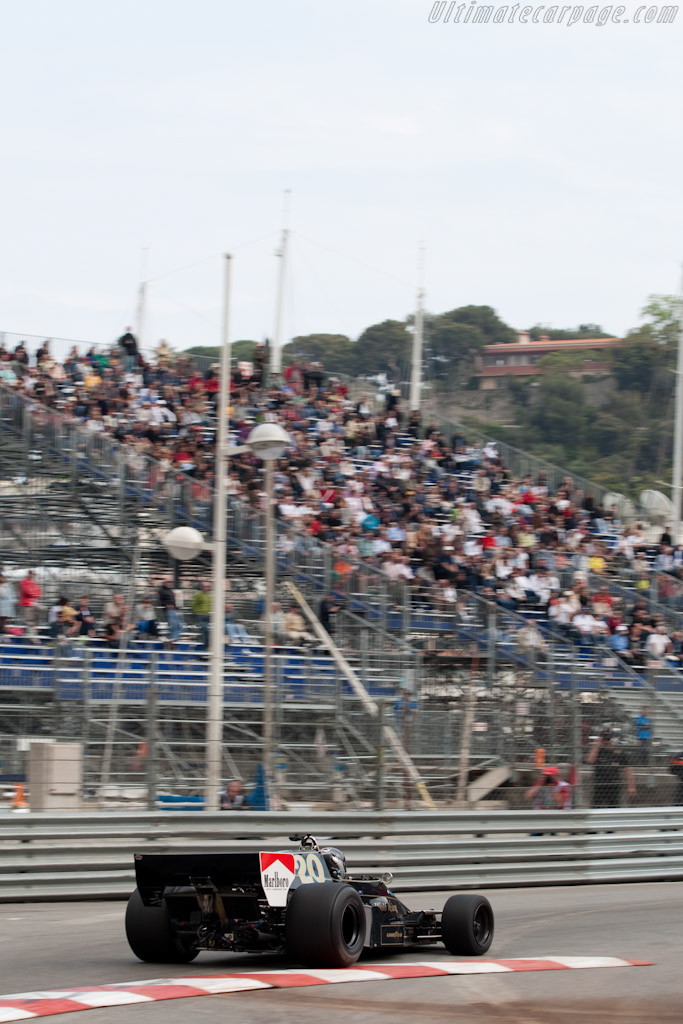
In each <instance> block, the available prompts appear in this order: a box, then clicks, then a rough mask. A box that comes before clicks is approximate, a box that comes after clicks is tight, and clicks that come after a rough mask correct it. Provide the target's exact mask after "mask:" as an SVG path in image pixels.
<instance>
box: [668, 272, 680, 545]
mask: <svg viewBox="0 0 683 1024" xmlns="http://www.w3.org/2000/svg"><path fill="white" fill-rule="evenodd" d="M679 321H680V322H679V331H678V358H677V361H676V416H675V420H674V465H673V479H672V482H671V497H672V500H673V504H674V521H673V530H674V536H673V542H674V544H678V543H679V541H680V533H681V475H682V470H683V281H682V283H681V296H680V300H679Z"/></svg>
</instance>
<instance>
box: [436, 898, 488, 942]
mask: <svg viewBox="0 0 683 1024" xmlns="http://www.w3.org/2000/svg"><path fill="white" fill-rule="evenodd" d="M441 939H442V941H443V944H444V946H445V947H446V949H447V950H448V952H449V953H452V954H453V955H454V956H482V955H483V954H484V953H486V951H487V950H488V949H489V947H490V945H491V943H492V942H493V910H492V908H491V904H490V903H489V901H488V900H487V899H486V897H485V896H477V895H475V894H474V893H462V894H459V895H458V896H451V897H450V899H448V900H446V905H445V907H444V908H443V914H442V915H441Z"/></svg>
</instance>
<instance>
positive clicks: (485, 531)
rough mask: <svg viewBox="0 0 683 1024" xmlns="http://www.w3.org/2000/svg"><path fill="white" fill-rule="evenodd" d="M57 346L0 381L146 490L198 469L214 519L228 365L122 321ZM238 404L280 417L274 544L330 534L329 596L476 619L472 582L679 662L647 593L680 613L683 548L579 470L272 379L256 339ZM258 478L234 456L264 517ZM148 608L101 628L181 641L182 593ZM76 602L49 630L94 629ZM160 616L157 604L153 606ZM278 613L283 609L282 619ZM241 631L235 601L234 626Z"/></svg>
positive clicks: (620, 644)
mask: <svg viewBox="0 0 683 1024" xmlns="http://www.w3.org/2000/svg"><path fill="white" fill-rule="evenodd" d="M50 348H51V347H50V344H49V342H45V343H44V344H43V345H42V346H41V347H40V348H39V350H38V351H37V352H36V353H35V356H34V357H30V356H29V353H28V352H27V349H26V347H25V345H24V344H23V343H22V344H19V345H18V346H16V348H15V349H14V350H13V351H8V350H6V349H5V348H4V346H0V381H1V382H2V383H4V384H5V385H7V386H9V387H11V388H12V389H13V390H15V391H16V392H17V393H18V394H20V395H23V396H24V397H25V398H26V399H28V400H30V401H31V402H32V403H34V405H35V406H36V407H44V408H45V409H47V410H50V411H51V412H53V413H55V414H58V415H59V416H63V417H65V418H66V420H67V421H71V422H76V423H78V424H80V425H81V426H82V428H83V429H84V430H86V431H88V432H92V433H97V434H103V435H109V436H110V437H111V438H112V439H113V440H114V441H116V442H118V443H119V444H120V445H122V446H123V450H124V451H125V452H127V453H128V454H129V455H130V456H131V457H132V458H138V459H139V460H140V465H141V466H143V467H144V472H145V473H147V476H148V479H147V483H148V485H149V486H150V487H152V488H158V489H163V488H164V487H165V486H167V483H168V481H169V480H170V479H172V478H174V477H182V479H183V480H185V481H189V486H190V490H191V494H192V499H193V501H194V502H195V503H196V506H197V507H198V508H199V507H201V508H203V509H204V510H205V511H206V513H207V515H210V513H211V509H212V501H211V494H212V487H213V476H214V470H213V448H214V441H215V424H216V404H217V398H218V389H219V373H218V365H217V364H211V365H208V366H207V368H206V369H204V370H203V371H202V370H199V369H197V368H196V366H195V365H194V364H193V362H192V361H191V360H190V359H188V358H185V357H183V356H175V355H174V353H173V352H172V351H171V349H170V348H169V347H168V346H167V345H166V343H165V342H162V343H160V345H159V346H158V347H157V349H156V350H155V351H154V353H153V354H152V355H150V356H149V357H147V356H146V355H145V354H143V353H141V352H140V351H139V348H138V343H137V340H136V338H135V336H134V334H133V333H132V331H131V330H130V329H126V331H125V332H124V333H123V334H122V336H121V337H120V338H119V340H118V342H116V343H115V344H114V345H112V346H111V347H110V348H109V350H103V351H96V350H95V349H94V348H92V349H90V350H89V351H88V352H86V353H84V354H81V353H79V351H78V350H77V348H76V347H74V348H73V349H72V350H71V351H70V352H69V354H68V356H67V358H66V359H64V360H63V361H59V360H57V359H56V358H55V357H54V356H53V355H52V354H51V351H50ZM229 416H230V428H231V431H232V437H233V440H234V441H235V442H236V443H240V442H243V441H244V440H245V439H246V438H247V437H248V434H249V432H250V431H251V429H252V428H253V426H254V424H255V423H256V422H260V421H263V420H264V419H271V420H277V421H279V422H280V423H281V424H282V425H283V426H284V427H285V428H286V429H287V431H288V433H289V435H290V437H291V446H290V447H289V449H288V451H287V453H286V457H285V458H283V459H282V460H280V461H279V462H278V463H277V464H276V466H275V469H274V484H275V494H276V515H277V517H278V519H279V521H280V530H279V539H278V552H279V556H280V557H281V558H282V559H286V558H287V556H288V554H289V553H291V552H293V551H296V552H297V553H302V552H303V553H305V552H306V551H308V550H313V549H314V548H315V547H316V546H317V544H318V542H324V543H325V544H327V545H328V546H329V548H330V549H331V564H332V565H333V570H334V580H335V592H334V593H333V594H330V595H328V596H327V598H326V601H327V602H328V605H326V608H327V607H328V606H329V607H336V605H335V604H334V602H335V601H337V600H338V599H343V598H344V596H345V592H346V589H347V585H348V581H349V579H350V577H351V575H352V574H353V573H354V572H357V569H358V567H359V566H360V567H361V568H362V567H365V568H367V569H368V570H372V571H374V572H376V573H379V574H380V575H381V578H382V579H384V580H385V581H386V585H387V588H388V593H389V595H392V594H395V595H396V596H398V595H399V594H405V590H406V588H407V591H408V594H409V599H410V603H411V604H412V606H413V607H416V608H420V607H425V608H430V609H440V610H444V611H453V612H458V613H459V614H461V615H463V616H466V615H467V608H466V603H467V602H466V598H467V595H468V594H472V593H475V594H477V595H479V596H481V597H482V598H484V599H486V600H488V601H491V602H493V603H495V604H497V605H499V606H500V607H502V608H504V609H508V610H511V611H515V612H522V613H523V612H525V611H527V610H529V609H531V610H533V611H535V612H537V613H538V614H539V617H540V618H541V619H542V620H543V621H544V622H547V624H548V625H549V627H550V628H551V629H552V630H553V631H554V632H555V633H556V634H557V635H559V636H562V637H563V638H566V639H567V640H569V641H571V642H573V643H576V644H580V645H582V646H590V645H594V644H596V643H603V644H606V645H607V646H609V647H610V648H611V650H612V651H613V653H614V655H615V657H617V658H620V659H622V660H623V661H624V662H627V663H629V664H633V665H635V666H638V665H642V664H644V663H645V662H646V661H647V660H648V659H651V658H658V659H666V660H668V661H669V662H670V663H671V664H674V665H680V664H681V660H682V659H683V637H682V636H681V632H680V631H679V630H677V629H672V628H670V626H668V625H667V623H666V621H665V620H664V617H663V615H662V614H661V612H660V611H659V610H655V611H652V608H653V607H655V606H654V605H653V604H652V603H651V602H650V600H649V597H650V595H651V594H652V592H653V590H654V589H655V588H656V592H657V598H658V602H659V604H658V605H657V606H656V608H657V609H658V608H659V607H660V606H664V607H666V606H667V605H668V606H669V607H671V608H672V609H677V608H678V603H679V601H680V600H681V599H680V596H679V595H680V594H681V583H682V582H683V548H682V547H681V546H680V545H678V544H677V543H676V538H673V537H672V536H671V534H670V533H669V531H668V530H663V532H662V533H661V535H659V536H658V537H657V538H656V540H654V541H653V539H652V537H651V536H647V535H646V533H645V532H644V530H643V529H642V527H640V526H639V525H623V524H622V523H621V522H620V521H619V518H618V515H617V512H616V509H615V508H605V507H603V506H602V505H601V504H600V503H599V502H598V501H596V500H595V498H594V496H593V495H591V494H590V493H584V492H582V491H581V490H580V489H579V488H578V487H577V486H576V485H575V482H574V481H573V479H572V478H571V477H570V476H567V477H565V478H564V479H563V480H562V482H561V485H560V486H559V487H556V488H555V489H554V490H552V489H551V488H550V487H549V485H548V480H547V477H546V475H545V474H544V473H543V472H540V473H538V474H537V475H536V476H535V477H532V476H530V475H528V476H524V477H514V476H513V475H512V473H511V472H510V470H509V469H508V468H507V467H506V466H505V464H504V462H503V460H502V458H501V456H500V454H499V452H498V450H497V448H496V446H495V445H494V444H492V443H489V444H487V445H485V446H484V447H474V446H472V445H469V444H468V443H467V441H466V438H465V437H464V436H463V435H462V434H461V433H460V432H459V431H455V433H453V434H452V436H450V437H447V436H446V435H445V434H444V432H443V431H442V430H441V429H440V428H439V427H438V426H437V425H436V424H434V423H429V422H426V423H423V422H422V419H421V416H420V414H419V413H416V412H411V413H410V414H409V415H407V414H406V413H405V412H404V410H403V408H402V403H401V396H400V392H399V391H398V390H397V389H391V388H387V389H385V393H384V394H383V395H382V396H381V400H379V401H378V396H377V395H375V396H371V395H361V396H360V398H358V399H352V398H351V397H350V394H349V391H348V389H347V387H346V385H345V384H344V383H343V382H342V381H340V380H339V379H336V378H334V377H330V376H329V375H327V374H325V372H324V370H323V368H322V367H321V366H319V365H317V364H310V363H309V364H302V363H299V362H297V361H294V362H293V363H291V364H290V365H288V366H287V367H285V369H284V372H283V374H282V376H281V377H277V378H276V379H272V380H269V378H268V351H267V347H266V346H262V345H260V346H257V347H256V350H255V353H254V357H253V361H252V363H251V364H250V365H249V366H246V367H245V366H244V365H243V364H240V365H239V366H238V367H236V368H235V369H234V370H233V371H232V374H231V381H230V409H229ZM263 486H264V485H263V480H262V472H261V464H260V463H259V462H258V460H256V459H255V457H254V456H253V455H252V454H251V453H250V452H248V451H246V452H242V453H241V454H238V455H236V456H235V457H233V459H232V461H231V465H230V471H229V478H228V491H229V494H230V496H231V497H232V498H233V499H235V500H238V501H240V502H242V503H243V504H244V506H245V507H246V508H247V509H249V510H251V511H252V512H253V513H254V514H257V513H258V512H259V511H260V510H262V509H263V507H264V504H265V495H264V491H263ZM617 573H621V574H626V575H627V576H629V578H630V579H631V581H632V583H633V585H634V587H635V588H636V590H637V591H638V592H639V593H640V594H641V595H642V596H641V597H640V598H639V599H637V600H634V601H633V603H632V604H631V605H629V606H628V607H626V606H624V603H623V602H622V600H621V599H620V598H619V597H618V596H615V594H614V593H612V592H611V587H610V579H611V578H612V577H613V576H615V575H616V574H617ZM596 578H597V579H598V580H599V581H600V583H599V584H598V585H597V586H595V585H594V584H593V583H592V581H593V580H595V579H596ZM36 586H39V585H38V584H37V582H36V581H35V579H34V578H33V579H32V578H31V574H29V575H28V576H27V579H26V580H24V581H22V583H21V586H20V591H19V593H16V594H15V593H14V589H15V588H14V585H13V583H11V582H9V581H7V580H4V579H2V578H0V630H2V629H4V628H5V626H6V623H7V622H8V621H9V620H11V619H12V617H13V615H14V614H15V613H14V610H13V602H18V606H19V608H20V611H21V616H22V618H23V620H24V621H25V622H26V624H27V625H29V626H31V625H33V624H35V619H36V616H37V614H38V609H39V608H40V600H39V595H38V596H37V597H36V595H35V592H34V593H33V594H32V592H31V591H32V589H33V590H34V591H35V587H36ZM208 598H209V594H208V592H206V591H205V590H204V589H203V588H202V587H200V588H199V590H198V592H197V594H195V595H194V596H193V598H192V605H193V607H192V613H193V615H194V617H195V621H196V622H197V623H198V625H199V629H200V633H201V638H202V642H203V643H204V644H206V642H207V631H208V614H209V612H208V610H207V609H208V607H209V605H208ZM64 600H65V601H66V599H64ZM148 602H149V603H148V605H147V608H146V611H145V610H144V609H141V608H138V609H136V610H135V615H134V616H131V617H130V622H129V623H128V624H127V625H124V624H123V623H119V624H118V626H117V625H116V617H115V616H113V617H108V619H110V621H109V620H108V619H104V618H103V619H102V624H101V626H100V627H99V628H102V627H104V628H105V629H108V630H109V636H108V638H109V640H111V642H112V644H115V643H117V642H120V633H117V629H118V630H121V629H128V628H133V627H134V628H135V629H136V630H137V631H138V633H141V634H144V633H147V634H149V635H151V636H154V635H155V632H158V625H157V624H156V623H157V618H156V617H157V616H161V618H162V619H163V620H164V621H165V622H166V626H167V639H168V642H171V643H173V642H174V641H175V640H177V638H178V636H180V634H181V632H182V629H183V627H184V619H183V614H182V610H181V609H179V608H178V607H177V602H176V598H175V596H174V592H173V588H172V587H170V586H165V585H164V584H162V585H161V586H160V587H159V589H158V591H157V593H156V594H155V595H154V598H152V596H151V595H148ZM195 605H196V607H195ZM84 611H87V609H81V608H74V607H72V606H71V605H70V604H69V602H68V601H66V605H65V608H64V607H63V608H62V611H56V610H55V607H53V608H51V609H50V611H49V614H50V616H51V618H50V619H49V623H48V624H49V626H50V628H51V630H52V629H54V628H56V627H57V626H58V625H61V624H63V625H64V632H65V633H73V632H74V631H75V632H78V633H79V635H84V630H85V633H86V634H87V633H89V631H90V630H91V629H92V628H93V627H92V626H91V625H90V624H89V623H88V621H87V617H86V618H84V617H83V613H84ZM151 611H154V612H155V616H154V617H147V618H146V617H145V616H150V615H151ZM72 612H73V613H74V614H73V615H72ZM278 614H279V615H281V616H282V618H283V620H284V619H285V618H286V616H287V615H288V614H290V613H289V612H282V610H278ZM140 624H142V625H140ZM289 625H290V627H291V628H285V626H284V622H283V633H286V634H288V635H291V636H294V635H296V634H297V632H298V633H300V634H301V635H302V636H301V639H302V642H307V637H305V636H304V635H303V634H306V633H307V631H306V629H305V628H303V629H302V628H298V627H299V625H300V624H296V628H295V627H294V626H292V624H291V623H290V624H289ZM239 626H240V623H239V622H238V621H237V620H236V619H235V615H234V610H233V609H227V610H226V630H228V633H229V632H230V629H231V628H233V627H234V630H237V629H238V627H239ZM117 638H118V640H117ZM529 643H533V640H530V641H529ZM537 646H539V645H538V644H537Z"/></svg>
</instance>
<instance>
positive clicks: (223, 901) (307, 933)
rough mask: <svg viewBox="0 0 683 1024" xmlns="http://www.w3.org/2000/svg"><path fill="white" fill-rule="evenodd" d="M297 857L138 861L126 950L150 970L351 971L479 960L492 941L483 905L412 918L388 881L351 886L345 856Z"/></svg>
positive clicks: (462, 897) (308, 842) (363, 880)
mask: <svg viewBox="0 0 683 1024" xmlns="http://www.w3.org/2000/svg"><path fill="white" fill-rule="evenodd" d="M290 841H291V842H296V843H298V844H299V845H298V847H297V848H296V849H294V850H280V851H276V852H265V851H258V852H251V853H218V854H216V853H195V854H193V853H189V854H187V853H165V854H154V853H153V854H146V853H139V854H136V855H135V873H136V878H137V889H136V890H135V892H134V893H133V894H132V896H131V897H130V900H129V901H128V907H127V909H126V936H127V938H128V942H129V944H130V948H131V949H132V950H133V952H134V953H135V955H136V956H137V957H139V959H140V960H145V961H147V962H148V963H188V962H189V961H190V960H194V958H195V957H196V956H197V954H198V953H199V952H200V950H203V949H208V950H214V951H216V952H228V951H229V952H239V953H284V954H286V955H287V956H288V957H289V958H290V959H291V960H293V961H294V962H295V963H297V964H300V965H302V966H305V967H349V966H350V965H351V964H353V963H355V962H356V960H358V958H359V956H360V955H361V953H362V952H363V950H366V949H367V950H379V951H381V952H383V953H385V952H386V953H389V952H392V951H394V952H396V951H399V950H404V949H406V948H407V947H411V946H413V947H414V946H424V945H433V944H434V943H437V942H442V943H443V944H444V946H445V947H446V949H447V950H448V952H449V953H452V954H453V955H455V956H460V955H462V956H480V955H482V954H483V953H486V951H487V950H488V948H489V946H490V945H491V941H492V939H493V911H492V909H491V904H490V903H489V901H488V900H487V899H486V897H485V896H477V895H474V894H473V893H462V894H458V895H456V896H451V897H450V898H449V899H448V900H446V904H445V906H444V908H443V910H442V911H441V912H439V911H434V910H417V911H415V910H408V908H407V907H406V906H405V905H404V904H403V903H402V902H401V901H400V900H399V899H397V897H396V896H395V895H394V893H393V892H391V890H390V889H389V888H387V886H388V885H389V884H390V882H391V880H392V876H391V874H389V873H387V874H385V875H382V876H381V877H374V876H371V875H356V876H350V875H348V874H347V871H346V859H345V857H344V854H343V853H342V852H341V851H340V850H338V849H336V848H335V847H321V846H320V845H319V844H318V842H317V841H316V839H315V838H314V837H313V836H310V835H304V836H300V835H296V836H290Z"/></svg>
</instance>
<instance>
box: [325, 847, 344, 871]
mask: <svg viewBox="0 0 683 1024" xmlns="http://www.w3.org/2000/svg"><path fill="white" fill-rule="evenodd" d="M320 853H321V855H322V857H323V858H324V860H325V863H326V864H327V867H328V869H329V872H330V874H331V875H332V877H333V878H344V877H345V876H346V857H345V856H344V854H343V853H342V852H341V850H338V849H337V847H336V846H323V847H322V848H321V850H320Z"/></svg>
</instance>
